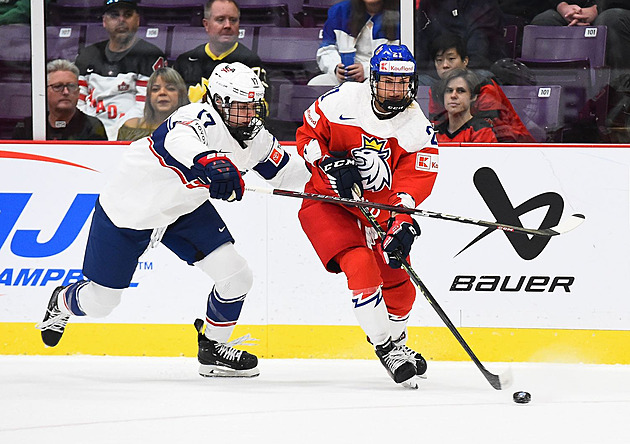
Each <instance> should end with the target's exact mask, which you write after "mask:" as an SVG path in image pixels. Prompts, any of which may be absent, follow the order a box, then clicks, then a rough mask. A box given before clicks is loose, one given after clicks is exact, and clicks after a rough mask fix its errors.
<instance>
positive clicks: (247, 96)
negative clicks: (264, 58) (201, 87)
mask: <svg viewBox="0 0 630 444" xmlns="http://www.w3.org/2000/svg"><path fill="white" fill-rule="evenodd" d="M208 94H209V101H210V102H211V103H212V104H213V105H214V106H215V108H216V109H217V111H219V113H220V114H221V117H222V118H223V121H224V122H225V124H226V125H227V127H228V130H229V131H230V133H231V134H232V137H234V138H235V139H236V140H239V141H244V140H249V139H252V138H253V137H254V136H255V135H256V134H257V133H258V131H260V129H261V128H262V126H263V124H264V121H265V117H266V116H267V107H266V105H265V87H264V86H263V83H262V81H261V80H260V78H259V77H258V76H257V75H256V74H255V73H254V71H252V69H251V68H249V67H247V66H245V65H244V64H242V63H240V62H233V63H221V64H219V65H217V66H216V68H214V70H213V71H212V74H211V75H210V79H209V80H208ZM235 102H239V103H240V104H241V105H242V104H243V103H247V104H249V103H253V105H248V106H247V107H244V106H241V105H238V104H237V103H235ZM246 114H247V115H246ZM248 116H249V117H248Z"/></svg>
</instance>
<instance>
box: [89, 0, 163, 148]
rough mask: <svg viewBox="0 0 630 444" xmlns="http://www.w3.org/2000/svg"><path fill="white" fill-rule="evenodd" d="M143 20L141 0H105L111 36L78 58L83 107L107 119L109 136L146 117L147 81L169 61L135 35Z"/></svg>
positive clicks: (105, 23) (90, 113) (156, 49)
mask: <svg viewBox="0 0 630 444" xmlns="http://www.w3.org/2000/svg"><path fill="white" fill-rule="evenodd" d="M139 25H140V14H139V13H138V4H137V0H105V8H104V13H103V27H104V28H105V29H106V30H107V32H108V33H109V40H104V41H102V42H98V43H95V44H93V45H90V46H88V47H86V48H85V49H84V50H83V51H81V53H80V54H79V56H78V57H77V60H76V64H77V66H78V68H79V71H80V72H81V75H80V77H79V86H80V95H79V108H81V109H82V110H83V111H84V112H85V113H86V114H88V115H91V116H96V117H98V118H99V119H100V120H101V121H102V122H103V124H104V125H105V129H106V130H107V135H108V137H109V140H116V136H117V133H118V127H119V126H120V123H121V122H122V121H123V120H126V119H128V118H129V117H142V113H143V108H144V100H145V97H146V85H147V81H148V80H149V77H150V76H151V74H152V73H153V71H155V70H156V69H158V68H161V67H163V66H165V64H166V62H165V60H166V58H165V56H164V53H163V52H162V50H161V49H160V48H158V47H157V46H155V45H153V44H151V43H148V42H146V41H144V40H142V39H141V38H139V37H138V36H137V35H136V32H137V31H138V27H139ZM123 116H125V119H121V118H122V117H123Z"/></svg>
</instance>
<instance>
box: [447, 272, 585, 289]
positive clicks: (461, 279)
mask: <svg viewBox="0 0 630 444" xmlns="http://www.w3.org/2000/svg"><path fill="white" fill-rule="evenodd" d="M574 282H575V277H574V276H554V277H551V276H529V277H527V276H520V277H518V278H515V277H512V276H470V275H457V276H455V279H453V283H452V284H451V291H497V290H498V291H505V292H515V291H521V290H523V291H525V292H529V293H541V292H544V291H547V292H554V291H556V290H558V289H560V290H562V289H564V291H565V292H566V293H570V292H571V288H570V287H571V285H573V283H574Z"/></svg>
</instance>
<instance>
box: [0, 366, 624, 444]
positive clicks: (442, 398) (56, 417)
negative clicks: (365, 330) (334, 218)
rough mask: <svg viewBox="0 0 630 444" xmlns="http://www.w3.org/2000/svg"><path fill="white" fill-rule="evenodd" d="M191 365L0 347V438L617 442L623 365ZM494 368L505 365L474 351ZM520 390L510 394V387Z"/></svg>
mask: <svg viewBox="0 0 630 444" xmlns="http://www.w3.org/2000/svg"><path fill="white" fill-rule="evenodd" d="M259 367H260V369H261V375H260V376H259V377H257V378H252V379H218V378H202V377H200V376H199V375H198V374H197V362H196V360H195V359H192V358H150V357H105V356H101V357H99V356H46V357H40V356H0V443H6V444H16V443H37V442H42V443H50V444H55V443H192V442H198V443H253V444H258V443H316V442H317V443H342V442H343V443H348V444H350V443H382V444H386V443H401V444H402V443H431V444H434V443H435V444H437V443H464V442H465V443H471V444H476V443H483V444H485V443H487V444H491V443H528V444H532V443H536V444H541V443H571V444H576V443H627V442H629V439H630V438H629V437H628V433H627V431H626V428H627V421H628V417H630V382H629V381H630V366H621V365H619V366H605V365H580V364H539V363H515V364H511V365H510V367H511V369H512V373H513V380H514V383H513V385H512V386H511V387H510V388H508V389H507V390H503V391H496V390H494V389H493V388H492V387H491V386H490V385H489V384H488V383H487V381H486V380H485V379H484V378H483V376H482V375H481V373H479V371H478V370H477V368H476V367H475V366H474V364H472V363H470V362H433V361H431V362H429V370H428V379H426V380H420V381H419V385H420V388H419V389H418V390H409V389H404V388H402V387H400V386H397V385H395V384H394V383H393V382H392V381H391V380H390V379H389V377H388V376H387V374H386V373H385V370H384V369H383V368H382V367H381V365H380V363H379V362H378V361H376V360H279V359H278V360H277V359H265V360H261V362H260V364H259ZM486 367H487V368H488V369H489V370H490V371H492V372H494V373H500V372H502V371H504V370H506V368H507V367H508V364H501V363H487V364H486ZM517 390H526V391H529V392H530V393H531V394H532V401H531V403H529V404H526V405H518V404H515V403H514V402H513V401H512V393H513V392H515V391H517Z"/></svg>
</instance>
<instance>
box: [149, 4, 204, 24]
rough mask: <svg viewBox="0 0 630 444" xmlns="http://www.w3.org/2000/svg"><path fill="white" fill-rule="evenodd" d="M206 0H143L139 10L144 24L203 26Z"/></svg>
mask: <svg viewBox="0 0 630 444" xmlns="http://www.w3.org/2000/svg"><path fill="white" fill-rule="evenodd" d="M204 3H205V2H204V1H199V0H178V1H173V0H142V1H141V2H139V3H138V12H140V18H141V20H142V24H143V25H146V26H153V25H173V26H174V25H188V26H201V24H202V19H203V5H204Z"/></svg>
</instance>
